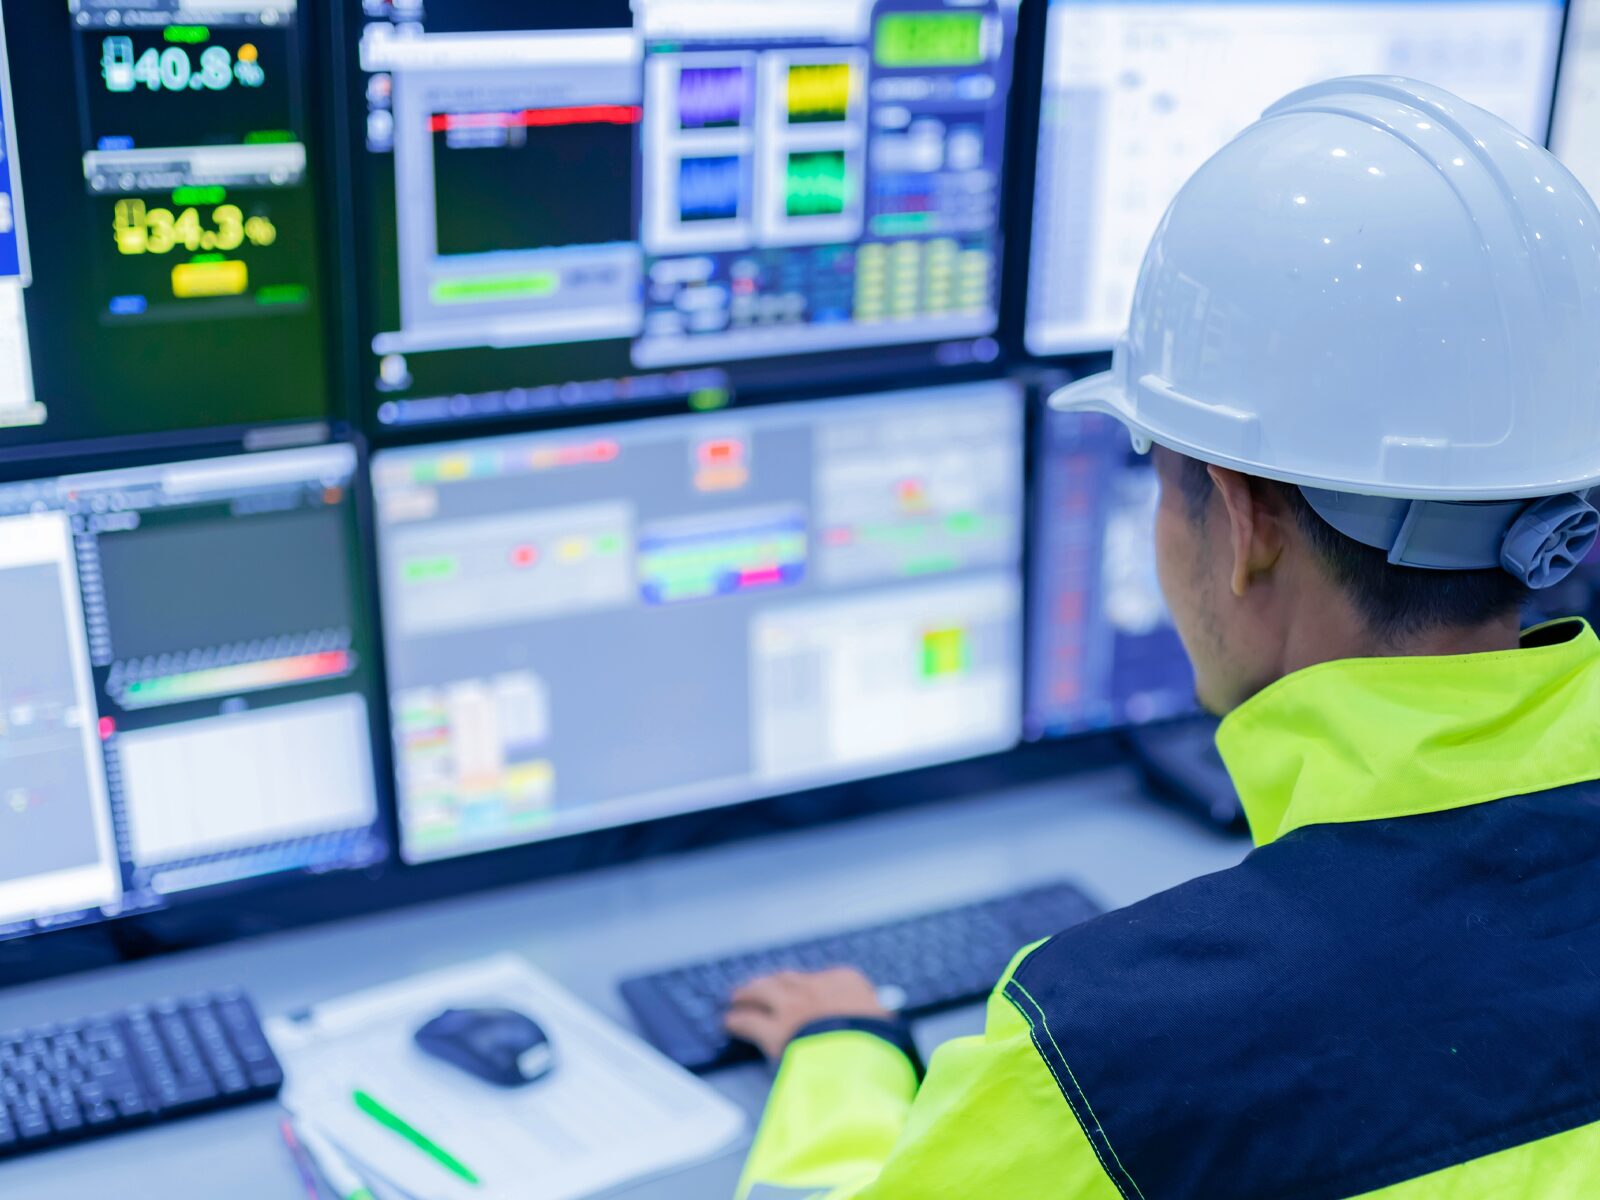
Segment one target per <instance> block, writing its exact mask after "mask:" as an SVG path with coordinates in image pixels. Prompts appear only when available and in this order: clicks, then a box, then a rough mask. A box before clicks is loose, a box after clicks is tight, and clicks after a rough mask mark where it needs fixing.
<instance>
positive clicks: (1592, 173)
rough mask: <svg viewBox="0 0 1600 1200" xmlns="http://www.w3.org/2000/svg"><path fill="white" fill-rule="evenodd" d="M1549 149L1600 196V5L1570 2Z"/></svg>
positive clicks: (1588, 0) (1577, 0) (1591, 0)
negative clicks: (1559, 83) (1570, 10)
mask: <svg viewBox="0 0 1600 1200" xmlns="http://www.w3.org/2000/svg"><path fill="white" fill-rule="evenodd" d="M1550 148H1551V149H1552V150H1554V151H1555V152H1556V156H1557V157H1558V158H1560V159H1561V161H1562V162H1564V163H1566V164H1567V168H1568V169H1569V170H1570V171H1571V172H1572V173H1573V174H1574V175H1576V176H1577V177H1578V182H1579V183H1581V184H1583V186H1584V187H1586V188H1588V189H1589V194H1590V195H1592V196H1600V3H1596V2H1595V0H1574V3H1573V5H1572V12H1571V15H1570V16H1568V18H1567V42H1566V48H1565V49H1564V50H1563V51H1562V53H1561V86H1560V90H1559V91H1558V93H1557V95H1556V114H1555V118H1554V125H1553V126H1552V128H1551V131H1550Z"/></svg>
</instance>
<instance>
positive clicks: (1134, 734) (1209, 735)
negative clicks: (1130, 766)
mask: <svg viewBox="0 0 1600 1200" xmlns="http://www.w3.org/2000/svg"><path fill="white" fill-rule="evenodd" d="M1216 732H1217V720H1216V718H1215V717H1209V716H1195V717H1186V718H1184V719H1182V720H1178V721H1169V722H1164V723H1162V724H1160V725H1148V726H1142V727H1133V728H1130V729H1127V730H1125V731H1123V734H1122V738H1123V744H1124V745H1125V746H1126V747H1127V748H1128V753H1129V755H1130V756H1131V757H1132V759H1133V763H1134V765H1135V766H1136V767H1137V768H1138V769H1139V773H1140V774H1141V775H1142V776H1143V777H1144V781H1145V784H1146V786H1147V787H1149V789H1150V790H1151V791H1152V792H1154V793H1155V794H1156V795H1158V796H1160V797H1161V798H1162V799H1164V800H1168V801H1170V802H1172V803H1173V804H1175V805H1176V806H1177V807H1179V808H1181V809H1184V810H1185V811H1187V812H1190V813H1193V814H1194V815H1196V816H1198V817H1201V818H1202V819H1203V820H1205V821H1208V822H1210V823H1211V824H1213V825H1216V826H1218V827H1219V828H1222V829H1229V830H1236V831H1243V830H1245V829H1246V828H1247V826H1246V823H1245V819H1244V809H1243V807H1242V806H1241V805H1240V804H1239V794H1238V793H1237V792H1236V791H1234V788H1233V780H1231V779H1229V778H1228V771H1227V768H1226V767H1224V766H1223V765H1222V756H1221V755H1220V754H1218V753H1217V745H1216V741H1215V737H1216Z"/></svg>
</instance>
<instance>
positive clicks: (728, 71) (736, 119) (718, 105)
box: [678, 67, 750, 129]
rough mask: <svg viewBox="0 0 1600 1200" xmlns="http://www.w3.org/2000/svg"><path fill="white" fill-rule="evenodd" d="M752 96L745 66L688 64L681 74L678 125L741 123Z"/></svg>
mask: <svg viewBox="0 0 1600 1200" xmlns="http://www.w3.org/2000/svg"><path fill="white" fill-rule="evenodd" d="M749 95H750V87H749V83H748V81H747V78H746V76H745V69H744V68H743V67H685V68H684V69H683V71H682V72H681V73H680V74H679V75H678V124H679V126H680V127H681V128H683V129H726V128H728V127H730V126H737V125H742V124H744V110H745V104H746V101H747V100H748V98H749Z"/></svg>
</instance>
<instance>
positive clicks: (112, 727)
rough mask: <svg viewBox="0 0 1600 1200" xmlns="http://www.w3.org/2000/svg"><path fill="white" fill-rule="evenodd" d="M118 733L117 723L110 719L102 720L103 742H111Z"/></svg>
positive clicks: (101, 735) (101, 734) (101, 732)
mask: <svg viewBox="0 0 1600 1200" xmlns="http://www.w3.org/2000/svg"><path fill="white" fill-rule="evenodd" d="M116 732H117V723H116V722H115V721H114V720H112V719H111V718H110V717H101V718H100V740H101V741H102V742H107V741H110V740H111V736H112V735H113V734H114V733H116Z"/></svg>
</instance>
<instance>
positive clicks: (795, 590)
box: [373, 382, 1024, 862]
mask: <svg viewBox="0 0 1600 1200" xmlns="http://www.w3.org/2000/svg"><path fill="white" fill-rule="evenodd" d="M1023 423H1024V422H1023V407H1022V399H1021V395H1020V393H1019V391H1018V389H1017V388H1016V387H1015V386H1014V385H1012V384H1010V383H1007V382H997V383H983V384H974V385H961V386H955V387H943V388H937V389H930V390H923V391H910V392H901V393H893V394H889V395H882V396H872V397H858V398H851V399H845V400H829V401H821V402H807V403H790V404H782V405H771V406H764V407H758V408H752V409H748V410H735V411H729V412H722V413H696V414H687V415H684V416H677V417H667V418H661V419H657V420H648V421H640V422H631V423H625V424H616V425H606V426H597V427H586V428H583V429H575V430H565V431H561V432H556V433H541V434H532V435H511V436H507V437H500V438H493V439H479V440H473V441H462V442H455V443H450V444H445V445H432V446H426V447H418V448H409V449H397V450H391V451H388V452H385V453H383V454H381V455H379V456H378V458H377V459H376V461H375V463H374V468H373V470H374V483H375V488H376V492H377V498H378V521H379V549H380V564H381V578H382V595H383V607H384V626H385V629H384V639H385V644H386V649H387V653H388V662H389V685H390V692H391V695H390V703H391V707H392V711H393V715H394V730H395V734H394V736H395V741H396V755H397V763H398V774H399V784H400V787H399V801H400V825H401V831H402V835H401V841H402V848H403V853H404V856H405V858H406V859H407V860H408V861H410V862H419V861H425V860H429V859H438V858H444V857H450V856H454V855H458V854H465V853H471V852H474V851H478V850H484V849H490V848H493V847H496V846H506V845H514V844H519V843H524V842H530V841H535V840H539V839H543V838H549V837H557V836H563V835H567V834H572V833H577V832H581V831H585V830H592V829H598V828H603V827H608V826H613V825H622V824H630V823H633V822H636V821H640V820H646V819H650V818H652V817H658V816H667V815H671V814H675V813H681V812H687V811H691V810H696V809H703V808H707V807H712V806H715V805H720V804H729V803H736V802H739V801H743V800H748V799H754V798H758V797H761V796H765V795H772V794H776V793H780V792H785V791H792V790H796V789H799V788H804V787H808V786H814V785H815V786H820V785H825V784H829V783H837V782H843V781H846V780H850V779H855V778H861V777H866V776H872V775H878V774H883V773H888V772H892V771H899V770H904V769H908V768H912V767H917V766H922V765H930V764H934V763H938V762H945V761H951V760H955V759H959V758H964V757H969V756H974V755H979V754H985V753H990V752H995V751H1000V750H1005V749H1008V748H1009V747H1011V746H1012V745H1014V744H1015V743H1016V741H1017V740H1018V737H1019V735H1020V711H1021V688H1022V678H1021V676H1022V671H1021V649H1022V647H1021V640H1022V591H1023V589H1022V583H1021V554H1022V533H1023V511H1024V500H1023Z"/></svg>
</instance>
